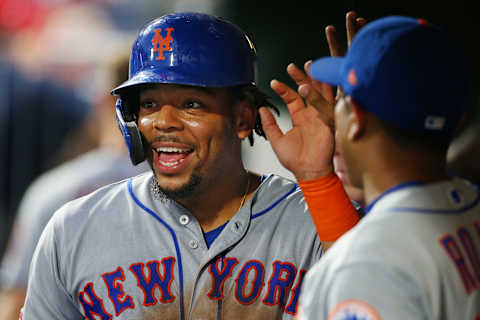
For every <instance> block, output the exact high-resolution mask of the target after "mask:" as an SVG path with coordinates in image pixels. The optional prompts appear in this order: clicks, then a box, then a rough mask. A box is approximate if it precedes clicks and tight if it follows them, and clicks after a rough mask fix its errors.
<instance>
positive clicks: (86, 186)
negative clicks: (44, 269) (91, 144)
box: [0, 148, 150, 288]
mask: <svg viewBox="0 0 480 320" xmlns="http://www.w3.org/2000/svg"><path fill="white" fill-rule="evenodd" d="M147 170H150V169H149V166H148V164H147V163H142V164H141V165H139V166H133V165H132V163H131V162H130V159H129V157H128V155H126V154H119V153H118V152H114V151H112V150H110V149H109V148H97V149H94V150H91V151H89V152H87V153H85V154H82V155H80V156H78V157H76V158H75V159H72V160H70V161H67V162H65V163H63V164H61V165H59V166H58V167H55V168H54V169H51V170H49V171H47V172H45V173H44V174H42V175H41V176H40V177H39V178H37V179H36V180H35V181H34V182H33V183H32V185H31V186H30V187H29V188H28V189H27V192H26V193H25V196H24V197H23V199H22V202H21V204H20V207H19V210H18V214H17V218H16V221H15V225H14V229H13V232H12V236H11V238H10V241H9V247H8V250H7V252H6V253H5V256H4V257H3V259H2V264H1V269H0V271H1V272H0V274H1V285H2V287H3V288H14V287H24V288H26V287H27V281H28V268H29V266H30V261H31V260H32V255H33V251H34V250H35V247H36V245H37V243H38V239H39V238H40V235H41V233H42V231H43V229H44V228H45V225H46V224H47V222H48V220H50V218H51V217H52V215H53V213H54V212H55V211H56V210H57V209H59V208H60V207H61V206H62V205H64V204H65V203H67V202H68V201H70V200H73V199H76V198H79V197H81V196H84V195H86V194H88V193H90V192H92V191H94V190H96V189H98V188H99V187H101V186H104V185H107V184H110V183H112V182H116V181H120V180H123V179H125V178H128V177H131V176H132V175H137V174H139V173H141V172H143V171H147Z"/></svg>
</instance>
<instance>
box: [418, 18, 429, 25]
mask: <svg viewBox="0 0 480 320" xmlns="http://www.w3.org/2000/svg"><path fill="white" fill-rule="evenodd" d="M417 22H418V24H421V25H427V24H428V21H427V20H425V19H418V20H417Z"/></svg>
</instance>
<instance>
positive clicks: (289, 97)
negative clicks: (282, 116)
mask: <svg viewBox="0 0 480 320" xmlns="http://www.w3.org/2000/svg"><path fill="white" fill-rule="evenodd" d="M270 86H271V87H272V89H273V90H274V91H275V92H276V93H277V94H278V95H279V96H280V97H281V98H282V99H283V101H284V102H285V104H286V105H287V108H288V111H289V113H290V117H291V119H292V128H291V129H290V130H289V131H287V132H286V133H285V134H284V133H283V132H282V131H281V129H280V128H279V127H278V124H277V122H276V121H275V118H274V117H273V114H272V113H271V112H270V110H269V109H267V108H265V107H262V108H260V110H259V112H260V116H261V118H262V126H263V129H264V131H265V133H266V135H267V137H268V140H269V141H270V144H271V145H272V148H273V151H274V152H275V153H276V155H277V157H278V159H279V160H280V163H281V164H282V165H283V166H284V167H285V168H287V169H288V170H290V171H291V172H292V173H293V174H294V175H295V177H296V178H297V179H298V180H310V179H315V178H319V177H323V176H326V175H328V174H329V173H331V172H333V163H332V160H331V158H332V154H333V150H334V136H333V131H332V129H331V128H330V127H329V126H328V124H326V123H325V122H324V121H323V120H322V118H321V115H320V112H319V111H318V110H317V109H315V108H314V107H313V106H312V105H311V104H307V105H305V103H304V101H303V99H302V97H301V96H300V95H299V94H298V93H297V92H296V91H295V90H293V89H291V88H290V87H288V86H287V85H285V84H284V83H282V82H280V81H277V80H272V82H271V83H270Z"/></svg>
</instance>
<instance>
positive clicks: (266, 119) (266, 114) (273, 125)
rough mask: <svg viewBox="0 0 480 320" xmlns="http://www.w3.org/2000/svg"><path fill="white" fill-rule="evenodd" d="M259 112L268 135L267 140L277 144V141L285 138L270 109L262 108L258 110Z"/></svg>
mask: <svg viewBox="0 0 480 320" xmlns="http://www.w3.org/2000/svg"><path fill="white" fill-rule="evenodd" d="M258 112H259V114H260V119H261V121H262V127H263V131H264V132H265V134H266V135H267V139H268V140H270V142H271V143H272V144H275V141H277V140H278V139H280V138H281V137H282V136H283V132H282V130H280V127H279V126H278V124H277V121H276V120H275V117H274V116H273V114H272V112H271V111H270V110H269V109H268V108H266V107H261V108H260V109H258Z"/></svg>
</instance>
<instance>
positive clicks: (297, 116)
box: [260, 13, 364, 248]
mask: <svg viewBox="0 0 480 320" xmlns="http://www.w3.org/2000/svg"><path fill="white" fill-rule="evenodd" d="M359 19H360V18H356V16H355V14H354V13H349V14H347V29H348V30H349V31H348V35H349V38H352V37H353V35H354V34H355V31H356V30H358V28H360V27H361V26H362V25H363V24H364V20H362V19H360V20H359ZM357 21H360V22H358V24H357ZM326 33H327V40H328V43H329V46H330V51H331V53H332V55H338V54H339V52H340V46H339V45H338V41H337V39H336V36H335V29H334V28H333V27H331V26H329V27H327V29H326ZM310 63H311V62H307V63H306V64H305V71H306V72H305V73H304V72H303V71H301V70H300V69H298V68H297V67H296V66H295V65H293V64H290V65H289V66H288V67H287V72H288V74H289V75H290V77H291V78H292V79H293V80H294V81H295V82H296V83H297V85H298V92H297V91H295V90H293V89H291V88H289V87H288V86H287V85H285V84H284V83H281V82H279V81H276V80H273V81H272V82H271V87H272V89H273V90H274V91H275V92H276V93H277V94H278V95H279V96H280V97H281V98H282V100H283V101H284V102H285V104H286V105H287V108H288V111H289V113H290V116H291V119H292V129H291V130H289V131H288V132H286V133H285V134H284V133H283V132H282V131H281V130H280V128H279V127H278V125H277V123H276V121H275V118H274V117H273V115H272V113H271V112H270V111H269V110H268V109H266V108H260V115H261V118H262V125H263V128H264V130H265V133H266V135H267V137H268V139H269V140H270V143H271V145H272V149H273V150H274V152H275V153H276V155H277V157H278V159H279V160H280V162H281V163H282V165H283V166H284V167H286V168H287V169H288V170H290V171H292V172H293V174H294V175H295V177H296V178H297V180H298V181H299V185H300V187H301V188H302V191H303V192H304V195H305V200H306V202H307V205H308V207H309V211H310V213H311V215H312V218H313V220H314V222H315V226H316V228H317V232H318V235H319V236H320V239H322V241H323V243H324V247H325V248H328V247H329V246H330V245H331V244H332V242H333V241H335V240H336V239H337V238H338V237H340V236H341V235H342V234H343V233H344V232H346V231H348V230H349V229H350V228H351V227H353V226H354V225H355V224H356V223H357V222H358V219H359V218H358V214H357V212H356V210H355V208H354V207H353V206H352V204H351V202H350V199H349V198H348V196H347V195H346V193H345V191H344V189H343V186H342V184H341V182H340V180H339V179H338V177H337V176H336V175H335V174H334V168H333V154H334V145H335V141H334V140H335V139H334V124H333V107H334V104H335V99H334V96H333V91H332V87H331V86H329V85H327V84H324V83H320V82H317V81H314V80H312V79H311V78H310V77H309V76H308V75H307V74H308V68H309V67H310ZM332 200H334V201H332ZM325 212H328V216H327V215H326V214H325Z"/></svg>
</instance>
